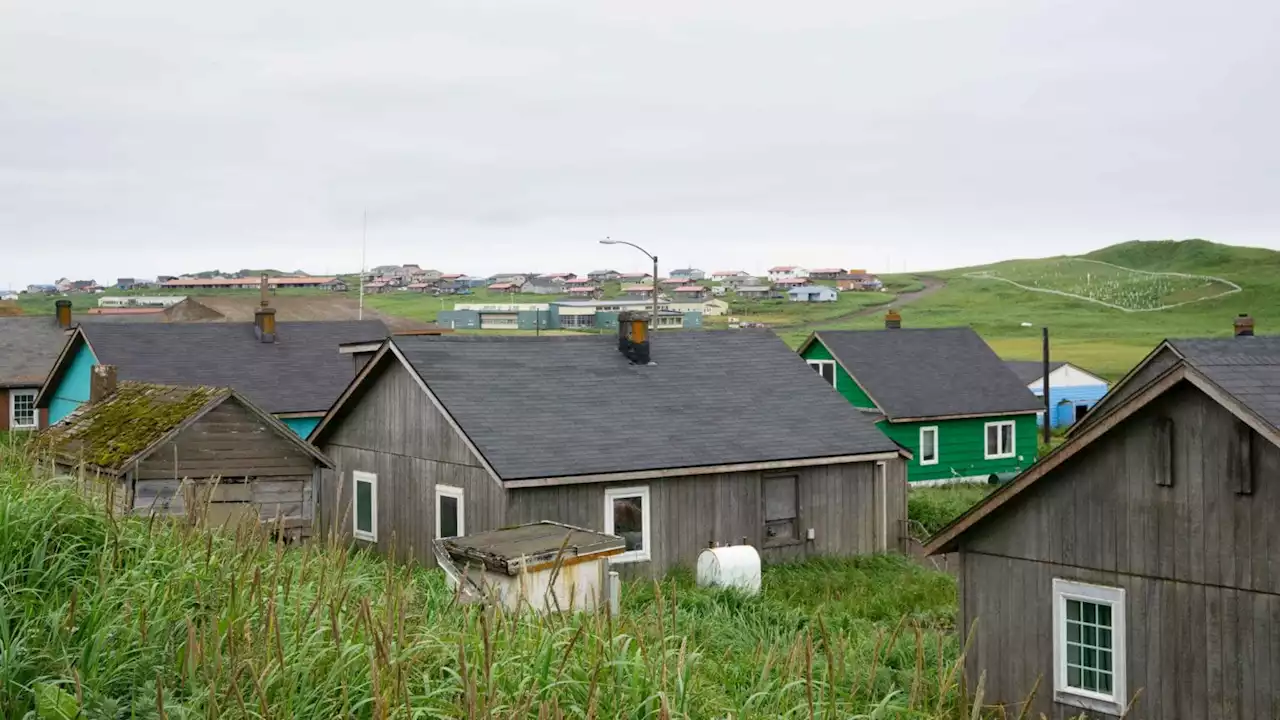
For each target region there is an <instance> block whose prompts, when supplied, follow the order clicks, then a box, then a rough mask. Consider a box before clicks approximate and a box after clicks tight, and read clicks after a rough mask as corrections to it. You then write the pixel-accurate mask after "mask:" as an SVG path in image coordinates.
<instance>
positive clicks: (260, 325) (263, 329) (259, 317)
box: [253, 273, 276, 343]
mask: <svg viewBox="0 0 1280 720" xmlns="http://www.w3.org/2000/svg"><path fill="white" fill-rule="evenodd" d="M261 288H262V300H261V302H260V303H259V306H258V309H257V310H254V311H253V334H254V335H255V336H257V338H258V341H259V342H264V343H273V342H275V341H276V309H275V308H273V307H268V301H267V274H266V273H263V274H262V282H261Z"/></svg>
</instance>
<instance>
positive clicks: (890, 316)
mask: <svg viewBox="0 0 1280 720" xmlns="http://www.w3.org/2000/svg"><path fill="white" fill-rule="evenodd" d="M901 327H902V315H900V314H898V311H897V310H894V309H892V308H890V309H889V312H887V313H885V314H884V329H885V330H897V329H899V328H901Z"/></svg>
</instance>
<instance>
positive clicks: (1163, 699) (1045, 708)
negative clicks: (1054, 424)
mask: <svg viewBox="0 0 1280 720" xmlns="http://www.w3.org/2000/svg"><path fill="white" fill-rule="evenodd" d="M1162 418H1169V419H1170V420H1172V428H1173V430H1172V435H1173V443H1172V447H1173V460H1172V466H1173V471H1172V476H1173V484H1172V486H1162V485H1158V484H1157V483H1156V477H1157V474H1158V471H1157V468H1158V463H1157V457H1158V455H1157V452H1156V438H1157V437H1158V435H1157V432H1156V427H1157V425H1158V423H1160V422H1161V420H1162ZM1238 427H1239V425H1238V421H1237V420H1236V419H1235V417H1234V416H1232V415H1231V414H1230V413H1229V412H1228V411H1227V410H1226V409H1224V408H1222V407H1221V406H1219V405H1218V404H1216V403H1215V402H1213V401H1212V400H1211V399H1209V398H1208V397H1206V396H1205V395H1203V394H1202V393H1201V392H1200V391H1199V390H1197V389H1195V388H1194V387H1192V386H1190V385H1188V384H1183V385H1180V386H1179V387H1176V388H1174V389H1173V390H1171V391H1169V392H1168V393H1166V394H1165V395H1164V396H1162V397H1161V398H1158V399H1157V400H1156V401H1154V402H1153V403H1152V404H1151V405H1148V406H1147V407H1146V408H1144V409H1143V410H1141V411H1139V412H1138V413H1137V414H1135V415H1134V416H1132V417H1130V418H1129V419H1128V420H1126V421H1125V422H1124V423H1122V424H1120V425H1118V426H1117V427H1115V428H1113V429H1112V430H1111V431H1110V432H1109V433H1107V434H1106V435H1104V436H1103V437H1101V438H1099V439H1098V440H1096V441H1094V442H1093V443H1092V444H1091V446H1089V447H1087V448H1084V449H1082V450H1081V451H1080V452H1079V453H1078V454H1077V455H1076V456H1075V457H1073V458H1071V459H1069V460H1068V461H1067V462H1066V463H1065V464H1064V465H1063V466H1061V467H1059V468H1058V469H1056V470H1055V471H1053V472H1052V473H1051V474H1050V475H1048V476H1046V477H1044V478H1042V479H1041V480H1040V481H1039V482H1038V483H1037V484H1036V485H1034V486H1032V488H1031V489H1030V490H1028V491H1026V492H1025V493H1024V495H1023V497H1021V498H1018V499H1016V500H1014V501H1012V502H1011V503H1010V505H1008V506H1006V507H1005V508H1002V509H1001V510H1000V511H999V512H998V514H997V515H996V516H994V517H992V518H991V519H990V520H989V521H988V522H987V523H986V524H985V525H982V526H979V527H977V528H975V529H974V530H973V531H971V532H969V533H968V534H967V535H965V536H964V537H963V538H962V544H961V550H962V561H961V564H962V571H961V572H962V579H961V618H962V627H964V628H967V627H968V626H969V624H970V623H972V622H973V621H975V620H976V621H977V622H978V631H977V633H976V634H975V636H974V637H975V645H974V647H973V650H972V652H971V653H970V655H969V656H968V658H967V661H968V663H967V670H968V675H969V682H970V684H971V686H972V684H974V683H976V681H977V677H978V673H979V672H983V671H985V673H986V689H987V696H988V697H989V698H991V699H993V700H1000V701H1006V702H1013V701H1016V700H1019V699H1020V698H1022V697H1023V696H1024V695H1025V694H1026V693H1027V692H1029V691H1030V689H1031V687H1032V685H1033V684H1034V683H1035V680H1036V677H1037V676H1041V675H1042V676H1043V680H1042V684H1041V690H1040V693H1039V696H1038V701H1037V703H1036V705H1035V708H1034V710H1035V711H1036V712H1037V713H1039V712H1045V713H1049V714H1050V717H1064V716H1071V712H1070V711H1071V710H1075V709H1074V708H1069V707H1058V706H1056V705H1055V706H1053V707H1052V708H1051V707H1050V705H1051V702H1050V699H1051V696H1052V689H1053V677H1052V672H1051V671H1052V665H1051V663H1052V658H1053V647H1052V630H1053V628H1052V611H1051V605H1050V603H1051V600H1052V581H1053V578H1055V577H1060V578H1067V579H1076V580H1081V581H1084V582H1092V583H1097V584H1102V585H1114V586H1119V587H1123V588H1125V589H1126V591H1127V596H1126V614H1127V619H1128V638H1127V640H1128V657H1127V668H1128V672H1129V691H1130V693H1131V694H1132V693H1133V692H1135V691H1137V690H1138V689H1140V688H1141V689H1142V696H1141V699H1140V700H1139V705H1138V711H1137V712H1136V713H1134V714H1133V715H1131V717H1134V718H1201V717H1204V718H1240V719H1241V720H1244V719H1246V718H1262V717H1267V718H1271V717H1280V522H1276V518H1277V517H1280V449H1277V448H1276V447H1275V446H1273V445H1271V444H1270V443H1268V442H1266V441H1265V440H1263V439H1262V438H1260V437H1258V436H1257V435H1256V434H1255V435H1253V437H1252V442H1251V445H1252V447H1253V453H1254V455H1253V462H1254V472H1253V492H1252V493H1251V494H1237V493H1236V492H1235V489H1234V488H1235V478H1234V475H1233V470H1232V465H1231V463H1230V462H1229V458H1230V454H1231V452H1232V447H1231V446H1232V441H1233V437H1234V433H1235V432H1237V428H1238ZM1076 712H1078V710H1076Z"/></svg>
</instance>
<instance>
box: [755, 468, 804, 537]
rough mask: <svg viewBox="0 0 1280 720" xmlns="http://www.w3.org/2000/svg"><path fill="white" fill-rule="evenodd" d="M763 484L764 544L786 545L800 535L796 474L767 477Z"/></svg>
mask: <svg viewBox="0 0 1280 720" xmlns="http://www.w3.org/2000/svg"><path fill="white" fill-rule="evenodd" d="M763 484H764V493H763V495H764V544H765V545H766V546H767V545H785V544H787V543H791V542H794V541H795V540H797V539H798V538H799V537H800V535H799V534H798V533H797V531H796V519H797V518H798V517H799V515H800V513H799V505H800V503H799V499H798V497H797V493H796V484H797V480H796V476H795V475H779V476H775V477H765V479H764V481H763Z"/></svg>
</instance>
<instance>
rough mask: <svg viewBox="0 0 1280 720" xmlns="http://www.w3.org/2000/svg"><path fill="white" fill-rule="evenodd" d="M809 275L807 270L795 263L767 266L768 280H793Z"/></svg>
mask: <svg viewBox="0 0 1280 720" xmlns="http://www.w3.org/2000/svg"><path fill="white" fill-rule="evenodd" d="M807 277H809V271H808V270H805V269H804V268H802V267H796V266H795V265H778V266H776V267H771V268H769V280H771V281H772V282H778V281H779V280H795V279H803V278H807Z"/></svg>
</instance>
